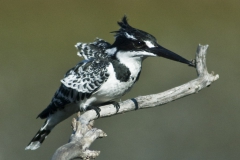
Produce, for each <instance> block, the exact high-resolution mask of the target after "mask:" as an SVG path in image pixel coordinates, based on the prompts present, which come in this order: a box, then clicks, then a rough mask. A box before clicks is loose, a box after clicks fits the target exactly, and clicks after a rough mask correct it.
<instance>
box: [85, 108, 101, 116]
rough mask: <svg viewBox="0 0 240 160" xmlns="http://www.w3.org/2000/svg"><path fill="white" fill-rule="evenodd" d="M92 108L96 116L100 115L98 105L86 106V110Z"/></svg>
mask: <svg viewBox="0 0 240 160" xmlns="http://www.w3.org/2000/svg"><path fill="white" fill-rule="evenodd" d="M91 109H93V110H94V111H95V112H96V113H97V116H98V118H99V117H100V112H101V109H100V108H99V107H98V106H88V107H87V111H88V110H91Z"/></svg>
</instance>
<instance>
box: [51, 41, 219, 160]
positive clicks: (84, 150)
mask: <svg viewBox="0 0 240 160" xmlns="http://www.w3.org/2000/svg"><path fill="white" fill-rule="evenodd" d="M207 48H208V45H199V46H198V48H197V52H196V71H197V75H198V77H197V78H196V79H194V80H192V81H190V82H188V83H185V84H183V85H181V86H177V87H175V88H172V89H169V90H167V91H165V92H161V93H157V94H152V95H147V96H139V97H136V98H134V99H131V100H130V99H129V100H126V101H124V102H121V103H119V104H120V109H119V112H118V113H117V114H121V113H124V112H129V111H133V110H136V109H145V108H151V107H156V106H160V105H163V104H166V103H169V102H171V101H174V100H176V99H179V98H182V97H185V96H188V95H191V94H194V93H197V92H199V91H200V90H202V89H203V88H206V87H208V86H210V85H211V83H213V82H214V81H216V80H217V79H218V78H219V75H214V73H208V71H207V65H206V54H207ZM100 108H101V112H100V115H101V116H100V117H106V116H113V115H115V114H116V108H115V107H114V106H113V105H106V106H102V107H100ZM97 118H98V117H97V115H96V112H95V111H92V110H90V111H87V112H85V113H84V114H83V115H81V116H80V114H78V120H77V121H76V120H75V119H74V120H73V122H72V126H73V131H74V132H73V134H72V135H71V138H70V141H69V143H67V144H65V145H63V146H62V147H60V148H59V149H57V151H56V152H55V154H54V155H53V157H52V160H63V159H64V160H68V159H73V158H82V159H86V160H87V159H93V158H96V157H97V156H98V155H99V154H100V151H90V150H88V148H89V146H90V145H91V143H92V142H93V141H94V140H95V139H96V138H101V137H105V136H107V135H106V133H104V132H103V131H102V130H100V129H96V128H92V126H93V120H95V119H97Z"/></svg>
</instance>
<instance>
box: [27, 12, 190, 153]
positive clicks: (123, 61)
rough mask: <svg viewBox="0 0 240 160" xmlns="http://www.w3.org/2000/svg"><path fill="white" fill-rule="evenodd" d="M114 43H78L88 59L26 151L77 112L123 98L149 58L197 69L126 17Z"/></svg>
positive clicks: (65, 84) (70, 76)
mask: <svg viewBox="0 0 240 160" xmlns="http://www.w3.org/2000/svg"><path fill="white" fill-rule="evenodd" d="M118 24H119V25H120V27H121V28H120V29H119V30H118V31H115V32H114V33H115V42H114V43H113V44H110V43H108V42H105V41H104V40H102V39H96V40H95V41H94V42H93V43H77V44H76V48H77V49H78V54H77V55H78V56H80V57H83V58H84V59H85V60H83V61H81V62H79V63H78V64H77V65H76V66H75V67H73V68H72V69H70V70H69V71H68V72H67V73H66V74H65V76H64V78H63V79H62V80H61V86H60V88H59V89H58V90H57V92H56V93H55V95H54V96H53V98H52V101H51V103H50V104H49V106H48V107H47V108H46V109H45V110H43V111H42V112H41V113H40V114H39V115H38V117H40V118H41V119H46V121H45V123H44V125H43V127H42V128H41V129H40V130H39V131H38V132H37V134H36V135H35V136H34V138H33V139H32V140H31V142H30V143H29V144H28V146H27V147H26V148H25V149H26V150H35V149H37V148H39V147H40V145H41V143H42V142H43V141H44V139H45V138H46V136H47V135H48V134H49V133H50V132H51V130H52V129H53V128H54V127H55V126H56V125H57V124H58V123H60V122H61V121H63V120H64V119H66V118H68V117H69V116H71V115H72V114H74V113H76V112H78V111H86V110H88V109H95V111H96V112H97V114H99V112H100V109H99V108H98V106H101V105H102V104H105V103H108V102H111V101H113V100H114V99H116V98H120V97H121V96H123V95H124V94H125V93H127V92H128V91H129V90H130V89H131V88H132V86H133V84H134V83H135V82H136V81H137V80H138V78H139V75H140V73H141V67H142V61H143V60H144V59H145V58H146V57H155V56H162V57H165V58H168V59H172V60H175V61H179V62H182V63H186V64H188V65H190V66H194V64H192V63H191V62H190V61H188V60H186V59H184V58H182V57H181V56H179V55H177V54H175V53H173V52H171V51H169V50H167V49H165V48H163V47H161V46H160V45H159V44H158V43H157V40H156V38H155V37H153V36H152V35H150V34H149V33H147V32H144V31H141V30H139V29H136V28H133V27H131V26H130V25H129V24H128V22H127V18H126V16H124V17H123V19H122V21H121V22H118Z"/></svg>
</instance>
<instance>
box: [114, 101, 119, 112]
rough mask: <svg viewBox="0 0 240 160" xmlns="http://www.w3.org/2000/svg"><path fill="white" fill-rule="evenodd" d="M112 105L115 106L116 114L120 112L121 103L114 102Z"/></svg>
mask: <svg viewBox="0 0 240 160" xmlns="http://www.w3.org/2000/svg"><path fill="white" fill-rule="evenodd" d="M112 104H113V106H114V107H115V108H116V110H117V111H116V113H118V111H119V109H120V105H119V103H118V102H116V101H113V102H112Z"/></svg>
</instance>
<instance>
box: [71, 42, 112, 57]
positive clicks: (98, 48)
mask: <svg viewBox="0 0 240 160" xmlns="http://www.w3.org/2000/svg"><path fill="white" fill-rule="evenodd" d="M110 46H111V45H110V43H108V42H106V41H104V40H102V39H99V38H97V39H96V40H95V41H94V42H93V43H77V44H76V45H75V47H76V48H77V50H78V53H77V55H78V56H79V57H84V59H86V60H88V59H91V58H105V57H107V56H108V55H107V54H106V53H105V50H106V49H107V48H109V47H110Z"/></svg>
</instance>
